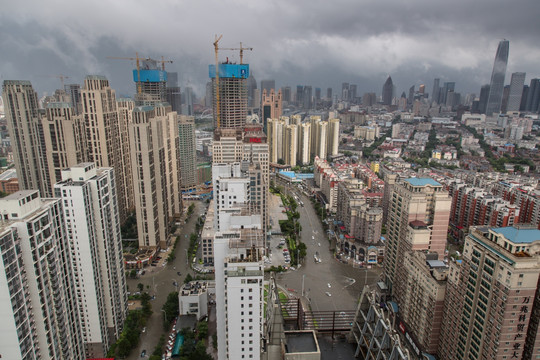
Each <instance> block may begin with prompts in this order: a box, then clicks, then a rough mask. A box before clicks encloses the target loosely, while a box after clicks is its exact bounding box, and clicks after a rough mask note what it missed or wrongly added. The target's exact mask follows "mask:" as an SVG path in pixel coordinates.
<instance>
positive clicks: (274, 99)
mask: <svg viewBox="0 0 540 360" xmlns="http://www.w3.org/2000/svg"><path fill="white" fill-rule="evenodd" d="M261 107H262V115H261V116H262V119H261V121H262V123H263V130H264V132H265V133H267V131H268V129H267V121H268V119H277V118H279V117H280V116H281V114H282V113H283V104H282V94H281V90H279V91H278V93H277V94H276V93H275V90H274V89H271V90H270V92H266V90H263V95H262V106H261Z"/></svg>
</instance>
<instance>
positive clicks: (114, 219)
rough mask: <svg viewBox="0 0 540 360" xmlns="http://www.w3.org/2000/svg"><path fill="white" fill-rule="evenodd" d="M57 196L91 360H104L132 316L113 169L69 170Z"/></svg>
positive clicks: (88, 166)
mask: <svg viewBox="0 0 540 360" xmlns="http://www.w3.org/2000/svg"><path fill="white" fill-rule="evenodd" d="M55 195H56V197H58V198H61V199H62V203H63V204H64V215H65V217H64V219H65V224H66V230H67V237H68V239H69V244H70V247H71V252H72V254H73V269H74V275H73V278H74V282H75V289H76V291H77V294H80V300H81V301H79V303H78V306H79V311H80V314H81V316H80V320H81V327H82V333H83V338H84V342H85V352H86V357H89V358H92V357H103V356H106V355H107V352H108V351H109V348H110V346H111V345H112V343H113V342H114V341H116V340H117V339H118V338H119V337H120V333H121V332H122V329H123V326H124V321H125V319H126V316H127V290H126V276H125V273H124V265H123V256H122V237H121V234H120V218H119V214H118V204H117V195H116V184H115V177H114V172H113V169H112V168H101V169H96V166H95V165H94V164H93V163H82V164H78V165H76V166H73V167H71V168H70V169H65V170H63V171H62V181H61V182H59V183H57V184H56V185H55ZM90 269H92V270H93V271H89V270H90Z"/></svg>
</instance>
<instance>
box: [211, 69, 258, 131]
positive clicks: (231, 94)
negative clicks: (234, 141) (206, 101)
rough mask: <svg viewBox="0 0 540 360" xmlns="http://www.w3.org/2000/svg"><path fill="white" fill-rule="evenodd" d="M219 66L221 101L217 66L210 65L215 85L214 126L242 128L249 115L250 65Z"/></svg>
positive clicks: (213, 84)
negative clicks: (248, 83) (248, 79)
mask: <svg viewBox="0 0 540 360" xmlns="http://www.w3.org/2000/svg"><path fill="white" fill-rule="evenodd" d="M218 66H219V69H218V72H219V103H218V99H217V96H216V95H217V94H216V86H217V82H216V66H215V65H210V66H209V75H210V78H211V79H212V86H213V97H212V98H213V108H214V128H215V129H217V128H234V129H236V128H242V127H243V126H244V125H245V124H246V116H247V100H248V94H247V78H248V77H249V65H248V64H240V65H238V64H229V63H220V64H218ZM218 113H219V122H220V123H219V124H218Z"/></svg>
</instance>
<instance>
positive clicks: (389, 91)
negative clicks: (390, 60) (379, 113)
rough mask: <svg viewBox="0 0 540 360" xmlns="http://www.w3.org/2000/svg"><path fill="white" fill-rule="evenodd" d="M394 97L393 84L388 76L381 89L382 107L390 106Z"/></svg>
mask: <svg viewBox="0 0 540 360" xmlns="http://www.w3.org/2000/svg"><path fill="white" fill-rule="evenodd" d="M393 97H394V84H393V83H392V78H391V77H390V76H388V79H386V82H385V83H384V85H383V89H382V103H383V105H392V98H393Z"/></svg>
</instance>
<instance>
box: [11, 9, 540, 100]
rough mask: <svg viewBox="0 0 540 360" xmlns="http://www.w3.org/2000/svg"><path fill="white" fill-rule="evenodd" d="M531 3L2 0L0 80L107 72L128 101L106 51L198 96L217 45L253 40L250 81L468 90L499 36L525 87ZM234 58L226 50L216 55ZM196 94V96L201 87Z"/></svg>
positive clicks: (536, 31) (126, 68) (126, 70)
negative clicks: (437, 81) (160, 69)
mask: <svg viewBox="0 0 540 360" xmlns="http://www.w3.org/2000/svg"><path fill="white" fill-rule="evenodd" d="M539 18H540V1H538V0H512V1H508V0H474V1H470V0H452V1H439V0H408V1H406V0H289V1H284V0H275V1H273V0H264V1H263V0H221V1H217V0H191V1H174V0H158V1H149V0H146V1H140V0H129V1H127V0H108V1H103V0H93V1H58V0H57V1H55V0H46V1H43V0H41V1H34V0H28V1H26V0H19V1H7V0H6V1H3V3H2V4H1V5H0V79H1V80H2V81H3V80H12V79H27V80H31V81H32V84H33V85H34V88H35V89H36V91H38V93H39V94H40V95H42V94H43V92H45V91H48V92H49V93H51V92H53V91H54V89H56V88H59V87H60V80H58V79H56V78H54V77H51V76H54V75H57V74H64V75H67V76H69V77H70V78H69V79H67V80H66V82H73V83H82V81H83V79H84V76H85V75H86V74H102V75H105V76H107V77H108V78H109V80H110V82H111V85H112V87H113V88H114V89H116V91H117V96H118V95H129V96H131V95H132V94H133V93H134V91H135V86H134V84H133V82H132V78H131V70H132V69H133V67H134V65H135V64H134V62H132V61H129V60H111V59H107V56H126V57H134V56H135V52H138V53H139V55H140V56H143V57H152V58H161V56H164V57H165V58H166V59H171V60H173V61H174V63H173V64H167V70H169V71H177V72H178V74H179V82H180V86H181V87H182V88H184V87H185V86H186V85H187V84H188V83H190V84H191V86H193V87H194V88H195V89H196V91H197V92H198V93H199V94H201V92H202V91H203V89H204V84H205V83H206V81H208V64H210V63H213V62H214V49H213V45H212V43H213V41H214V36H215V34H223V38H222V40H221V42H220V45H221V46H222V47H238V46H239V43H240V42H242V43H243V44H244V46H250V47H253V51H252V52H249V51H248V52H245V59H244V62H248V63H249V64H250V70H251V71H252V73H253V74H254V76H255V78H256V79H257V81H258V82H259V86H260V80H262V79H275V80H276V86H277V87H281V86H285V85H290V86H291V87H296V85H297V84H302V85H312V86H313V87H314V88H315V87H321V88H322V89H323V95H324V94H326V88H327V87H333V88H334V94H336V93H339V92H340V91H341V83H342V82H349V83H353V84H358V92H359V94H362V93H363V92H366V91H374V92H376V93H377V94H378V95H380V93H381V90H382V85H383V83H384V81H385V80H386V77H387V76H388V75H391V76H392V79H393V80H394V84H395V85H396V88H397V91H398V95H399V94H401V92H402V91H404V90H406V89H408V88H409V87H410V86H411V85H413V84H414V85H416V86H418V85H420V84H426V90H427V91H429V92H431V91H432V86H433V78H435V77H439V78H441V85H442V82H444V81H455V82H456V91H458V92H461V93H462V94H466V93H469V92H473V93H476V94H477V95H478V93H479V91H480V90H479V89H480V86H481V85H482V84H485V83H489V81H490V76H491V70H492V67H493V60H494V57H495V52H496V49H497V44H498V42H499V41H500V40H501V39H503V38H506V39H508V40H510V56H509V63H508V68H507V76H506V83H509V82H510V74H511V73H512V72H515V71H523V72H526V73H527V77H526V84H528V83H529V81H530V79H531V78H533V77H539V76H540V42H539V41H538V37H539V35H540V21H539V20H538V19H539ZM226 57H229V59H231V60H238V58H239V56H238V52H237V51H222V52H221V53H220V59H222V60H224V59H225V58H226ZM202 95H204V94H202Z"/></svg>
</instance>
